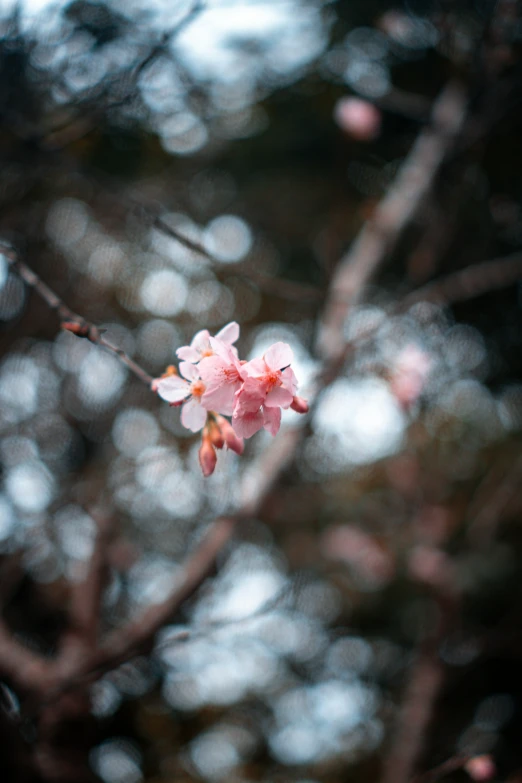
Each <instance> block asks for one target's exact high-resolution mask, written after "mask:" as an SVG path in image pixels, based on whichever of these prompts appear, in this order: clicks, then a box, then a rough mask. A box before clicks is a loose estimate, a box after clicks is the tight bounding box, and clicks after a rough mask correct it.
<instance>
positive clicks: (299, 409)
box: [290, 396, 310, 413]
mask: <svg viewBox="0 0 522 783" xmlns="http://www.w3.org/2000/svg"><path fill="white" fill-rule="evenodd" d="M290 407H291V408H292V410H293V411H295V412H296V413H308V411H309V409H310V408H309V405H308V403H307V401H306V400H303V398H302V397H297V396H296V397H294V398H293V399H292V403H291V405H290Z"/></svg>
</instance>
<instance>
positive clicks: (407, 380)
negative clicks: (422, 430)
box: [390, 343, 433, 409]
mask: <svg viewBox="0 0 522 783" xmlns="http://www.w3.org/2000/svg"><path fill="white" fill-rule="evenodd" d="M432 366H433V362H432V360H431V358H430V356H429V355H428V354H427V353H426V352H425V351H423V350H422V349H421V348H419V347H418V346H417V345H414V344H413V343H411V344H409V345H406V346H405V347H404V348H403V350H402V351H401V352H400V353H399V354H398V355H397V357H396V358H395V361H394V363H393V365H392V368H391V373H390V388H391V390H392V392H393V394H394V395H395V397H396V399H397V401H398V402H399V403H400V404H401V405H402V407H403V408H406V409H407V408H410V407H411V406H412V405H413V403H415V402H416V401H417V400H418V398H419V397H420V395H421V394H422V391H423V389H424V387H425V386H426V381H427V380H428V376H429V374H430V372H431V369H432Z"/></svg>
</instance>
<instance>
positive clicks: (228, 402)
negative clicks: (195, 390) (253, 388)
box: [201, 384, 238, 416]
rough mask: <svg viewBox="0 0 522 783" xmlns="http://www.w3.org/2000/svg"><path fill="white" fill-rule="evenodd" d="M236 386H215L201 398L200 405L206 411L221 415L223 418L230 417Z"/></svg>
mask: <svg viewBox="0 0 522 783" xmlns="http://www.w3.org/2000/svg"><path fill="white" fill-rule="evenodd" d="M237 388H238V386H237V385H232V384H227V385H225V386H216V388H214V389H210V390H208V389H207V391H206V392H205V393H204V395H203V396H202V398H201V404H202V405H204V406H205V408H206V409H207V410H208V411H215V412H216V413H222V414H224V415H225V416H231V415H232V413H233V411H234V405H235V402H236V400H235V397H236V389H237Z"/></svg>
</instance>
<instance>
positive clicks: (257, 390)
mask: <svg viewBox="0 0 522 783" xmlns="http://www.w3.org/2000/svg"><path fill="white" fill-rule="evenodd" d="M265 391H266V384H263V383H262V382H260V381H258V380H257V379H255V378H247V379H246V381H245V382H244V383H243V385H242V386H241V387H240V389H239V391H238V392H237V393H236V407H235V411H234V412H235V413H237V415H238V416H242V415H243V414H245V413H255V411H257V410H259V408H260V407H261V405H262V404H263V400H264V399H265V396H266V395H265Z"/></svg>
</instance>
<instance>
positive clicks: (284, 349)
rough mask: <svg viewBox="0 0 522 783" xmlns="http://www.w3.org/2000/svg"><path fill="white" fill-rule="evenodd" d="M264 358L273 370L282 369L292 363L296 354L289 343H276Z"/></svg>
mask: <svg viewBox="0 0 522 783" xmlns="http://www.w3.org/2000/svg"><path fill="white" fill-rule="evenodd" d="M263 358H264V360H265V362H266V363H267V364H268V366H269V367H270V369H271V370H282V369H283V367H288V365H289V364H292V361H293V358H294V354H293V353H292V349H291V348H290V346H289V345H288V343H274V344H273V345H271V346H270V348H269V349H268V351H267V352H266V353H265V355H264V357H263Z"/></svg>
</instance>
